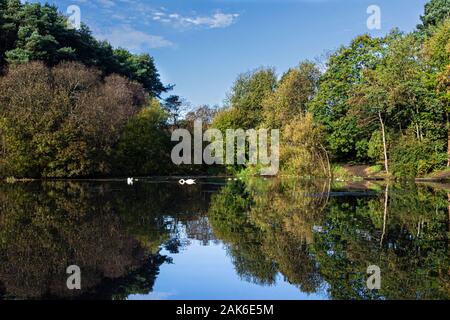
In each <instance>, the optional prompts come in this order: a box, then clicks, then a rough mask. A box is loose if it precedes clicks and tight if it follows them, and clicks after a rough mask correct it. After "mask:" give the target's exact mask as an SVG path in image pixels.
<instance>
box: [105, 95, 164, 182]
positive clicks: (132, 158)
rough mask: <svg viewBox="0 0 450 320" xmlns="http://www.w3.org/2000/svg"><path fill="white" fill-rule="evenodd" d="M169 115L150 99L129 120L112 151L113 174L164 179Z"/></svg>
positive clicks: (154, 100)
mask: <svg viewBox="0 0 450 320" xmlns="http://www.w3.org/2000/svg"><path fill="white" fill-rule="evenodd" d="M167 117H168V114H167V112H165V111H164V110H163V109H162V107H161V104H160V103H159V102H158V101H157V100H156V99H152V100H151V102H150V105H149V106H146V107H144V108H142V109H141V110H140V112H139V113H138V114H137V115H136V116H135V117H133V118H131V119H130V120H129V121H128V123H127V124H126V126H125V128H124V130H123V132H122V134H121V136H120V139H119V141H118V143H117V145H116V146H115V147H114V170H113V171H114V172H115V173H116V174H120V175H122V176H131V175H141V176H144V175H145V176H148V175H163V174H169V173H170V171H169V169H170V165H169V164H170V162H171V161H170V147H171V142H170V136H169V133H168V130H167V126H166V121H167Z"/></svg>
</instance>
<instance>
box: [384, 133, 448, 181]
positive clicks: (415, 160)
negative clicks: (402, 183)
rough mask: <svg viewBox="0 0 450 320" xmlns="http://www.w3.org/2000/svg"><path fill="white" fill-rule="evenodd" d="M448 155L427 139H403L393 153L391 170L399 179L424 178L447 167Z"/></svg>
mask: <svg viewBox="0 0 450 320" xmlns="http://www.w3.org/2000/svg"><path fill="white" fill-rule="evenodd" d="M446 161H447V154H446V153H445V152H440V151H439V148H438V146H436V145H435V144H433V143H431V142H430V141H428V140H427V139H424V140H423V141H420V142H419V141H417V140H416V139H415V138H412V137H410V136H406V137H402V138H400V140H399V141H398V142H397V144H396V145H395V146H394V148H393V149H392V151H391V170H392V173H393V174H394V176H396V177H398V178H413V177H418V176H423V175H425V174H427V173H430V172H431V171H433V170H435V169H437V168H440V167H442V166H444V165H445V163H446Z"/></svg>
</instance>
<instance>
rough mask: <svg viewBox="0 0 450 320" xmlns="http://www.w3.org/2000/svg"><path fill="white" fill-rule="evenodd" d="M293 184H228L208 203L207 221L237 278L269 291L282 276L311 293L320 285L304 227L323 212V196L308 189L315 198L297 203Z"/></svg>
mask: <svg viewBox="0 0 450 320" xmlns="http://www.w3.org/2000/svg"><path fill="white" fill-rule="evenodd" d="M296 183H297V182H296V181H284V182H283V183H282V182H281V181H276V180H274V181H262V180H253V181H250V182H249V183H247V185H246V184H244V183H242V182H239V181H238V182H233V183H230V184H228V185H227V186H226V187H225V188H224V189H222V191H221V192H220V194H218V195H217V196H216V197H214V198H213V202H212V205H211V209H210V219H211V224H212V226H213V228H214V232H215V234H216V236H217V237H218V238H220V239H223V240H224V241H225V242H226V243H227V244H228V248H229V252H230V255H231V256H232V258H233V262H234V264H235V267H236V271H237V272H238V274H239V275H240V276H241V277H243V278H244V279H247V280H249V281H252V282H255V283H259V284H268V285H271V284H274V283H275V281H276V276H277V274H278V272H281V273H282V274H283V275H284V276H285V278H286V279H287V280H288V281H289V282H291V283H293V284H295V285H297V286H299V287H300V289H301V290H302V291H304V292H314V291H316V289H317V288H318V286H319V285H320V283H321V281H320V278H319V274H318V272H317V267H316V265H315V263H314V260H313V259H312V256H311V253H310V252H309V247H308V245H307V244H308V241H309V240H308V239H311V238H312V229H311V228H308V227H310V226H311V225H310V224H308V221H310V220H311V221H312V219H313V218H314V217H315V216H317V215H320V212H318V211H317V208H322V207H323V204H324V201H325V199H326V193H323V192H322V191H323V189H320V188H319V189H317V186H313V185H310V186H309V188H310V189H309V190H308V191H309V192H311V194H312V195H314V196H311V197H305V196H303V197H302V196H299V192H300V191H301V190H302V189H301V186H300V185H297V184H296ZM295 188H299V189H298V190H297V191H296V189H295ZM325 190H327V189H325Z"/></svg>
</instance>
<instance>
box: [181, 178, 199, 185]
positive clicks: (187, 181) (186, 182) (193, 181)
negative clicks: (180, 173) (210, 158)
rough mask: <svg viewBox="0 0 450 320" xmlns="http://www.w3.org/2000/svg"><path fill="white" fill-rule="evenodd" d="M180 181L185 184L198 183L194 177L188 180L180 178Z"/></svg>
mask: <svg viewBox="0 0 450 320" xmlns="http://www.w3.org/2000/svg"><path fill="white" fill-rule="evenodd" d="M178 183H179V184H181V185H184V184H188V185H192V184H196V182H195V180H194V179H187V180H184V179H180V180H179V181H178Z"/></svg>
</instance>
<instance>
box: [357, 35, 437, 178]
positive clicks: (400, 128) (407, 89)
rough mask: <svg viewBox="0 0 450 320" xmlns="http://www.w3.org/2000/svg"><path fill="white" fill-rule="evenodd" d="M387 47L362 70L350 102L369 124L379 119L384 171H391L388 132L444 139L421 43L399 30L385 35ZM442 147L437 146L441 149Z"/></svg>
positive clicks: (420, 137)
mask: <svg viewBox="0 0 450 320" xmlns="http://www.w3.org/2000/svg"><path fill="white" fill-rule="evenodd" d="M386 43H387V49H386V50H385V51H384V52H383V54H382V55H381V57H380V63H379V64H378V65H377V66H376V67H375V68H367V69H365V70H364V71H363V74H364V78H363V79H364V81H363V82H362V83H361V84H358V85H356V86H354V88H353V91H352V96H351V97H350V99H349V104H350V105H352V106H353V107H354V109H353V110H352V113H353V114H354V115H356V116H357V117H358V118H359V119H360V121H362V122H364V123H365V124H366V125H369V124H371V123H376V122H378V124H379V130H380V132H381V136H382V143H383V154H384V165H385V170H386V172H387V173H389V161H388V158H389V156H388V154H389V150H388V142H387V132H388V131H392V132H398V133H399V134H404V133H405V130H407V129H409V130H412V131H414V134H415V136H416V139H417V141H419V142H420V141H423V140H424V139H426V138H429V139H430V140H431V141H437V143H438V144H439V143H440V142H441V141H442V134H443V131H442V130H443V129H444V127H443V126H442V123H443V109H442V106H441V105H440V103H439V101H438V99H436V95H435V94H434V92H433V91H430V90H428V89H427V87H426V85H425V83H424V78H425V72H424V65H423V63H422V61H421V60H420V59H419V54H420V44H419V43H418V42H417V41H416V39H415V37H414V36H412V35H408V36H401V35H398V34H396V33H394V34H391V35H389V36H388V37H387V38H386ZM439 149H440V150H441V149H442V146H439V145H438V150H439Z"/></svg>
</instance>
